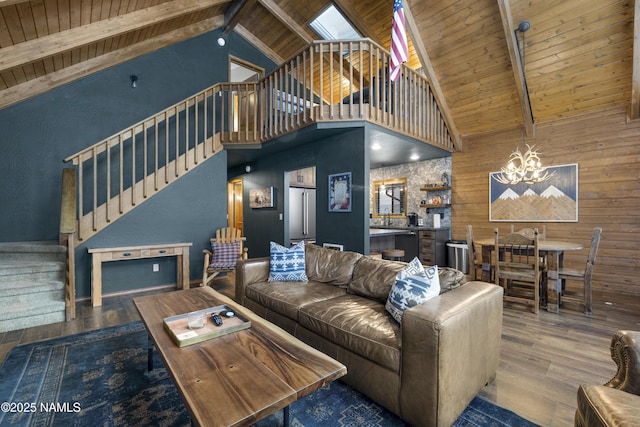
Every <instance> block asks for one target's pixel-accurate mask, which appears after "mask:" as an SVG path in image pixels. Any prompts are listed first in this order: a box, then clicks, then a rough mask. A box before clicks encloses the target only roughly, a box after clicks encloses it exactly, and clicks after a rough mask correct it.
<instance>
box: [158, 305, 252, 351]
mask: <svg viewBox="0 0 640 427" xmlns="http://www.w3.org/2000/svg"><path fill="white" fill-rule="evenodd" d="M213 314H217V315H218V316H219V319H220V321H221V324H220V325H219V326H218V325H216V323H215V320H214V319H213V317H212V315H213ZM163 324H164V328H165V329H166V330H167V332H168V333H169V335H170V336H171V338H172V339H173V341H174V342H175V343H176V344H177V346H178V347H185V346H188V345H191V344H195V343H199V342H202V341H206V340H209V339H212V338H217V337H220V336H223V335H227V334H230V333H232V332H236V331H240V330H242V329H247V328H249V327H251V321H250V320H248V319H246V318H245V317H244V316H242V315H241V314H239V313H236V312H235V311H233V310H232V309H230V308H229V307H228V306H226V305H218V306H215V307H211V308H205V309H204V310H198V311H193V312H190V313H185V314H179V315H177V316H171V317H167V318H165V319H164V320H163Z"/></svg>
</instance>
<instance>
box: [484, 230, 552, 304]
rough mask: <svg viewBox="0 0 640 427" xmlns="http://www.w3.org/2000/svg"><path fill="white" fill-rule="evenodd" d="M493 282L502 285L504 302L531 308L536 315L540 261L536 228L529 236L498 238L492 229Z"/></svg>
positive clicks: (540, 269) (513, 235) (515, 235)
mask: <svg viewBox="0 0 640 427" xmlns="http://www.w3.org/2000/svg"><path fill="white" fill-rule="evenodd" d="M494 250H495V258H494V259H495V266H494V268H495V283H496V284H497V285H498V286H502V287H503V288H504V301H508V302H514V303H518V304H525V305H527V306H530V307H533V312H534V313H536V314H538V311H539V307H540V287H541V283H542V269H543V264H542V262H541V260H540V252H539V250H538V230H537V229H536V230H534V235H533V238H532V239H530V238H528V237H527V236H525V235H523V234H519V233H512V234H508V235H506V236H504V237H500V231H499V230H498V229H497V228H496V229H495V249H494Z"/></svg>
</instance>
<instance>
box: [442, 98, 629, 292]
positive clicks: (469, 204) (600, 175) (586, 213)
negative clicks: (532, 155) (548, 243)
mask: <svg viewBox="0 0 640 427" xmlns="http://www.w3.org/2000/svg"><path fill="white" fill-rule="evenodd" d="M527 142H528V143H529V144H530V145H532V144H535V145H536V147H537V148H538V149H539V150H540V151H541V152H542V156H541V157H542V161H543V163H544V164H545V165H548V166H552V165H560V164H569V163H578V165H579V166H578V179H579V182H578V190H579V200H578V209H579V212H578V219H579V221H578V222H577V223H546V225H547V239H550V240H571V241H578V242H581V243H583V244H584V245H585V246H588V245H589V244H590V240H591V233H592V232H593V228H594V227H596V226H601V227H602V229H603V231H602V239H601V242H600V247H599V250H598V257H597V260H596V266H595V270H594V290H598V289H601V290H610V291H614V292H620V293H624V294H632V295H640V274H638V273H639V267H640V238H639V237H640V236H639V232H640V120H635V121H630V122H628V121H627V114H626V111H624V110H623V109H615V110H608V111H602V112H599V113H593V114H588V115H584V116H581V117H578V118H576V117H574V118H571V119H563V120H562V121H556V122H552V123H541V124H537V125H536V135H535V138H532V139H528V140H527ZM518 144H522V131H521V130H520V129H514V130H512V131H509V132H501V133H496V134H491V135H481V136H474V137H469V138H463V144H462V145H463V151H461V152H456V153H454V154H453V159H452V175H453V181H452V184H453V194H452V199H453V209H452V234H453V238H454V239H461V240H464V239H465V226H466V225H467V224H471V225H473V230H474V237H475V238H482V237H485V238H486V237H492V236H493V229H494V228H495V227H498V228H499V229H500V230H501V231H503V232H504V231H509V230H510V223H504V222H489V173H490V172H495V171H499V170H500V168H501V167H502V166H504V165H505V164H506V161H507V158H508V156H509V154H510V153H511V152H512V151H513V150H514V149H515V148H516V146H517V145H518ZM541 226H542V223H517V224H516V228H522V227H541ZM587 252H588V248H585V249H584V250H582V251H579V252H578V251H575V252H567V253H566V254H565V265H568V266H571V267H575V268H583V266H584V262H585V260H586V256H587Z"/></svg>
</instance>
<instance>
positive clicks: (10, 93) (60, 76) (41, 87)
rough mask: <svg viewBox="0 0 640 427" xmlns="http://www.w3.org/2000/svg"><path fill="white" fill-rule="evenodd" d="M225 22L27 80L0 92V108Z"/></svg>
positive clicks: (210, 21)
mask: <svg viewBox="0 0 640 427" xmlns="http://www.w3.org/2000/svg"><path fill="white" fill-rule="evenodd" d="M223 22H224V19H223V17H222V16H219V17H214V18H209V19H206V20H204V21H200V22H198V23H196V24H192V25H190V26H188V27H184V28H181V29H178V30H174V31H170V32H168V33H165V34H161V35H159V36H157V37H154V38H152V39H148V40H145V41H142V42H140V43H136V44H134V45H131V46H127V47H125V48H122V49H118V50H115V51H113V52H110V53H106V54H104V55H100V56H97V57H95V58H92V59H89V60H87V61H83V62H80V63H78V64H76V65H72V66H70V67H66V68H62V69H61V70H59V71H55V72H53V73H50V74H46V75H44V76H42V77H38V78H36V79H33V80H29V81H26V82H24V83H21V84H19V85H16V86H12V87H10V88H8V89H4V90H2V91H0V109H2V108H5V107H8V106H9V105H13V104H16V103H18V102H21V101H24V100H25V99H28V98H32V97H34V96H37V95H41V94H43V93H45V92H48V91H50V90H52V89H55V88H56V87H58V86H62V85H64V84H67V83H71V82H73V81H75V80H78V79H81V78H83V77H87V76H88V75H91V74H93V73H97V72H99V71H102V70H105V69H107V68H110V67H113V66H115V65H118V64H121V63H123V62H126V61H130V60H132V59H135V58H137V57H139V56H141V55H145V54H147V53H150V52H154V51H156V50H159V49H162V48H164V47H167V46H171V45H173V44H175V43H179V42H182V41H184V40H188V39H190V38H192V37H196V36H199V35H201V34H204V33H207V32H209V31H211V30H213V29H215V28H218V27H220V26H221V25H222V24H223Z"/></svg>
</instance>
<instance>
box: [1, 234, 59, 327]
mask: <svg viewBox="0 0 640 427" xmlns="http://www.w3.org/2000/svg"><path fill="white" fill-rule="evenodd" d="M65 259H66V248H65V247H64V246H60V245H58V244H56V242H15V243H0V333H2V332H8V331H13V330H17V329H24V328H29V327H32V326H38V325H46V324H49V323H56V322H62V321H64V320H65Z"/></svg>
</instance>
